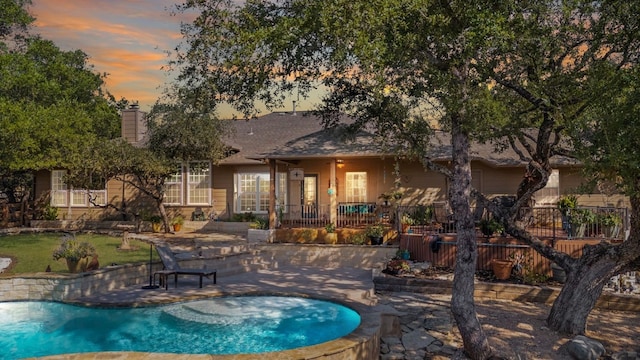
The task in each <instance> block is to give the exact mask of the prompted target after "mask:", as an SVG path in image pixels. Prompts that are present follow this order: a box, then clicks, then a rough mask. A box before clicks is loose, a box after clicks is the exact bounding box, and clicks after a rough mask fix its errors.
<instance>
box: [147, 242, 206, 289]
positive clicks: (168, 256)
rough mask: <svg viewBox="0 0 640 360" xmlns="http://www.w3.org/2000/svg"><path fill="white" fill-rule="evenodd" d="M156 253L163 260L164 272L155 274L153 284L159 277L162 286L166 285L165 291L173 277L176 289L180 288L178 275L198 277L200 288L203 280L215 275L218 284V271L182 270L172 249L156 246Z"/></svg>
mask: <svg viewBox="0 0 640 360" xmlns="http://www.w3.org/2000/svg"><path fill="white" fill-rule="evenodd" d="M156 251H157V252H158V255H159V256H160V260H162V264H163V265H164V270H158V271H156V272H154V274H153V282H154V283H155V279H156V276H158V277H159V280H160V284H161V285H162V284H164V288H165V290H167V289H168V288H169V285H168V281H167V280H168V277H169V276H171V275H173V281H174V284H175V287H178V275H197V276H199V277H200V288H202V278H203V277H205V276H206V277H209V276H211V275H213V283H214V284H215V283H216V280H217V279H216V269H185V268H181V267H180V264H178V260H177V259H176V258H175V256H173V253H172V252H171V249H170V248H169V247H168V246H167V245H158V244H156Z"/></svg>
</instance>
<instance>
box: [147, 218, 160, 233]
mask: <svg viewBox="0 0 640 360" xmlns="http://www.w3.org/2000/svg"><path fill="white" fill-rule="evenodd" d="M149 221H151V228H152V229H153V232H160V230H162V216H160V215H153V216H151V217H149Z"/></svg>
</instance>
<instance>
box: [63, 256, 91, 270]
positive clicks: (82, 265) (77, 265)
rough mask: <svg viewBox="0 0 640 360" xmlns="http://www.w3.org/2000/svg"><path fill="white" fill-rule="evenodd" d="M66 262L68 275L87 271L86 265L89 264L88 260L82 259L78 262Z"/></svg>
mask: <svg viewBox="0 0 640 360" xmlns="http://www.w3.org/2000/svg"><path fill="white" fill-rule="evenodd" d="M66 260H67V269H69V272H70V273H78V272H81V271H85V270H86V269H87V263H88V262H89V258H82V259H80V260H77V261H74V260H69V259H66Z"/></svg>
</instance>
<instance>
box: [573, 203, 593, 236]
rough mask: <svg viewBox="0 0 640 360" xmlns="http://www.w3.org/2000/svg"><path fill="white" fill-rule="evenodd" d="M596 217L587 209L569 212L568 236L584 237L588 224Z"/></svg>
mask: <svg viewBox="0 0 640 360" xmlns="http://www.w3.org/2000/svg"><path fill="white" fill-rule="evenodd" d="M595 220H596V215H595V214H594V212H593V211H591V210H589V209H573V210H571V212H570V216H569V222H570V234H571V237H573V238H576V237H584V236H585V232H586V229H587V225H588V224H593V223H594V222H595Z"/></svg>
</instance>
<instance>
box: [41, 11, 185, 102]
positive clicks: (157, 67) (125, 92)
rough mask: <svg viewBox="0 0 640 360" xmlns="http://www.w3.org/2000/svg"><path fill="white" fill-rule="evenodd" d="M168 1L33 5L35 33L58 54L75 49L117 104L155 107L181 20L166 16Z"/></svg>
mask: <svg viewBox="0 0 640 360" xmlns="http://www.w3.org/2000/svg"><path fill="white" fill-rule="evenodd" d="M173 4H174V1H173V0H161V1H160V0H129V1H113V2H112V1H105V0H84V1H81V2H76V1H68V0H33V5H32V6H31V7H30V9H29V10H30V11H31V13H32V14H33V15H34V16H35V17H36V22H35V26H34V29H33V32H34V33H39V34H41V36H42V37H43V38H46V39H50V40H52V41H54V42H55V43H56V44H57V45H58V46H59V47H60V48H61V49H63V50H76V49H80V50H82V51H84V52H85V53H87V55H89V62H90V63H91V64H93V65H94V66H95V70H96V71H97V72H100V73H107V74H108V77H107V79H106V83H107V89H108V90H109V92H111V93H112V94H114V96H115V97H116V98H120V97H125V98H127V99H129V100H130V101H134V100H135V101H139V102H140V105H141V106H142V107H143V108H147V107H149V106H150V105H152V104H153V102H155V100H156V99H157V98H158V96H159V95H160V93H161V90H160V89H161V88H162V86H163V85H164V83H165V82H166V81H167V74H166V72H165V71H163V70H161V67H162V66H164V65H165V64H166V63H167V61H168V58H167V55H166V53H165V51H167V50H171V49H173V48H174V47H175V46H176V45H177V44H178V42H179V41H180V39H181V37H180V20H181V19H180V18H178V17H176V16H171V15H170V12H169V11H168V9H169V8H171V7H172V6H173Z"/></svg>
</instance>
